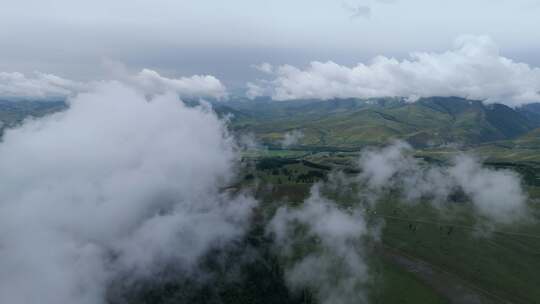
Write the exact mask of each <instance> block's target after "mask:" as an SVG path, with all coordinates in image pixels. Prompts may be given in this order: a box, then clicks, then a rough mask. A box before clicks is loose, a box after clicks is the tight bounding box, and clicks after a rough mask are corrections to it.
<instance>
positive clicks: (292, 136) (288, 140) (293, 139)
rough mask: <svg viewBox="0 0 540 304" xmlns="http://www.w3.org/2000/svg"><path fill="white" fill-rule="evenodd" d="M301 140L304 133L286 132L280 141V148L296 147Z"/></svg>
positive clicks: (297, 131) (298, 131) (296, 131)
mask: <svg viewBox="0 0 540 304" xmlns="http://www.w3.org/2000/svg"><path fill="white" fill-rule="evenodd" d="M302 138H304V133H303V132H302V131H300V130H292V131H289V132H286V133H285V134H284V135H283V139H282V140H281V146H282V147H283V148H288V147H290V146H294V145H297V144H298V143H299V142H300V140H301V139H302Z"/></svg>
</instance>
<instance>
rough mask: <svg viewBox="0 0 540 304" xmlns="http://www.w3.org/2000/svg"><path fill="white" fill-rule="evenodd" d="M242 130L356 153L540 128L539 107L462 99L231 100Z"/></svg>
mask: <svg viewBox="0 0 540 304" xmlns="http://www.w3.org/2000/svg"><path fill="white" fill-rule="evenodd" d="M222 107H228V108H231V109H233V110H234V111H236V112H238V113H241V116H239V117H236V118H235V119H233V126H234V128H235V129H236V130H237V131H240V132H252V133H254V134H255V135H256V136H257V138H259V139H260V140H261V141H262V142H264V143H266V144H268V145H275V144H277V143H278V142H279V140H280V139H281V138H282V137H283V134H285V133H286V132H289V131H291V130H300V131H302V132H303V133H304V137H303V138H302V139H301V140H300V141H299V143H298V147H311V148H314V147H320V148H324V147H334V148H345V149H354V148H359V147H362V146H365V145H370V144H380V143H384V142H386V141H388V140H389V139H404V140H407V141H408V142H410V143H411V144H412V145H414V146H416V147H429V146H441V145H446V144H460V145H475V144H480V143H486V142H491V141H499V140H509V139H514V138H517V137H519V136H522V135H524V134H526V133H527V132H530V131H532V130H534V129H536V128H539V127H540V104H531V105H528V106H524V107H521V108H518V109H513V108H510V107H508V106H505V105H503V104H488V105H485V104H483V103H482V102H481V101H475V100H467V99H463V98H459V97H430V98H421V99H419V100H418V101H416V102H407V101H406V100H405V99H404V98H373V99H365V100H363V99H336V100H327V101H322V100H295V101H279V102H278V101H271V100H268V99H259V100H255V101H250V100H231V101H229V102H226V103H224V105H223V106H222Z"/></svg>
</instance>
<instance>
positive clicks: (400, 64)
mask: <svg viewBox="0 0 540 304" xmlns="http://www.w3.org/2000/svg"><path fill="white" fill-rule="evenodd" d="M265 70H266V71H272V72H273V73H272V75H273V79H271V80H269V81H259V82H258V83H251V84H249V89H250V91H249V92H248V96H250V97H254V96H260V95H264V94H269V95H271V96H272V97H273V98H274V99H276V100H288V99H303V98H320V99H332V98H347V97H358V98H370V97H387V96H397V97H408V98H410V99H412V100H414V99H417V98H419V97H430V96H459V97H463V98H469V99H479V100H485V101H486V102H488V103H490V102H499V103H504V104H507V105H510V106H518V105H522V104H525V103H529V102H538V101H540V68H536V67H531V66H529V65H527V64H525V63H520V62H515V61H513V60H511V59H509V58H506V57H504V56H502V55H500V53H499V49H498V47H497V45H496V44H495V43H494V42H493V41H492V40H491V39H490V38H489V37H486V36H461V37H459V38H458V39H456V41H455V43H454V48H453V49H452V50H449V51H446V52H442V53H428V52H415V53H412V54H411V55H410V58H409V59H405V60H402V61H399V60H397V59H394V58H388V57H384V56H378V57H376V58H374V59H373V60H372V61H371V62H370V63H369V64H364V63H359V64H358V65H356V66H354V67H346V66H341V65H338V64H336V63H334V62H332V61H329V62H318V61H315V62H312V63H311V64H310V65H309V66H308V67H306V68H305V69H300V68H297V67H294V66H291V65H283V66H279V67H275V68H272V67H267V69H265Z"/></svg>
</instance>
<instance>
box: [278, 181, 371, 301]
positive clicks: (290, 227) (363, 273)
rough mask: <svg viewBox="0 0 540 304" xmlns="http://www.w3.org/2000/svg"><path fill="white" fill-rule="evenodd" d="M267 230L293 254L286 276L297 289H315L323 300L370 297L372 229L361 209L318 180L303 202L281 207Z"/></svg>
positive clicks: (285, 253)
mask: <svg viewBox="0 0 540 304" xmlns="http://www.w3.org/2000/svg"><path fill="white" fill-rule="evenodd" d="M299 227H302V228H299ZM267 232H268V233H269V234H271V235H273V236H274V238H275V242H276V246H278V247H277V248H278V250H279V252H280V254H281V255H283V256H285V257H287V261H288V265H287V264H286V265H285V280H286V282H287V283H288V285H289V286H290V287H291V288H292V289H293V290H295V291H299V290H302V289H303V288H309V289H310V291H312V292H313V293H314V294H315V295H316V297H317V298H318V300H319V303H322V304H330V303H335V304H346V303H365V302H366V300H367V299H366V289H365V287H366V286H365V285H366V283H367V282H368V280H369V275H368V266H367V264H366V263H365V260H364V250H363V247H362V240H363V239H364V238H366V237H368V236H369V235H370V233H371V232H370V231H369V229H368V227H367V225H366V222H365V220H364V217H363V215H362V213H361V212H359V211H358V210H355V211H351V212H348V211H344V210H341V209H339V208H338V207H337V205H336V204H335V203H334V202H333V201H331V200H328V199H326V198H324V197H323V196H322V195H321V193H320V190H319V186H318V185H315V186H314V187H313V188H312V189H311V195H310V197H309V198H308V199H306V201H304V203H303V204H302V205H301V206H300V207H298V208H287V207H281V208H280V209H278V210H277V212H276V214H275V215H274V217H273V218H272V220H271V221H270V223H269V224H268V226H267ZM306 248H307V249H306ZM306 250H307V253H306V254H305V255H299V254H298V253H299V252H306Z"/></svg>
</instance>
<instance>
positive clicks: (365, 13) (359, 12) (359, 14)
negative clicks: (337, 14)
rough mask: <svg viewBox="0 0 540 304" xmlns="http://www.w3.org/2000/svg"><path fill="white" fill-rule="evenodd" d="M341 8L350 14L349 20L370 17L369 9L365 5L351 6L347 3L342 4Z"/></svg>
mask: <svg viewBox="0 0 540 304" xmlns="http://www.w3.org/2000/svg"><path fill="white" fill-rule="evenodd" d="M342 6H343V8H344V9H345V10H346V11H347V12H348V13H349V14H350V18H351V19H356V18H366V19H368V18H370V17H371V7H370V6H367V5H360V4H358V5H354V6H353V5H351V4H349V3H346V2H343V3H342Z"/></svg>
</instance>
